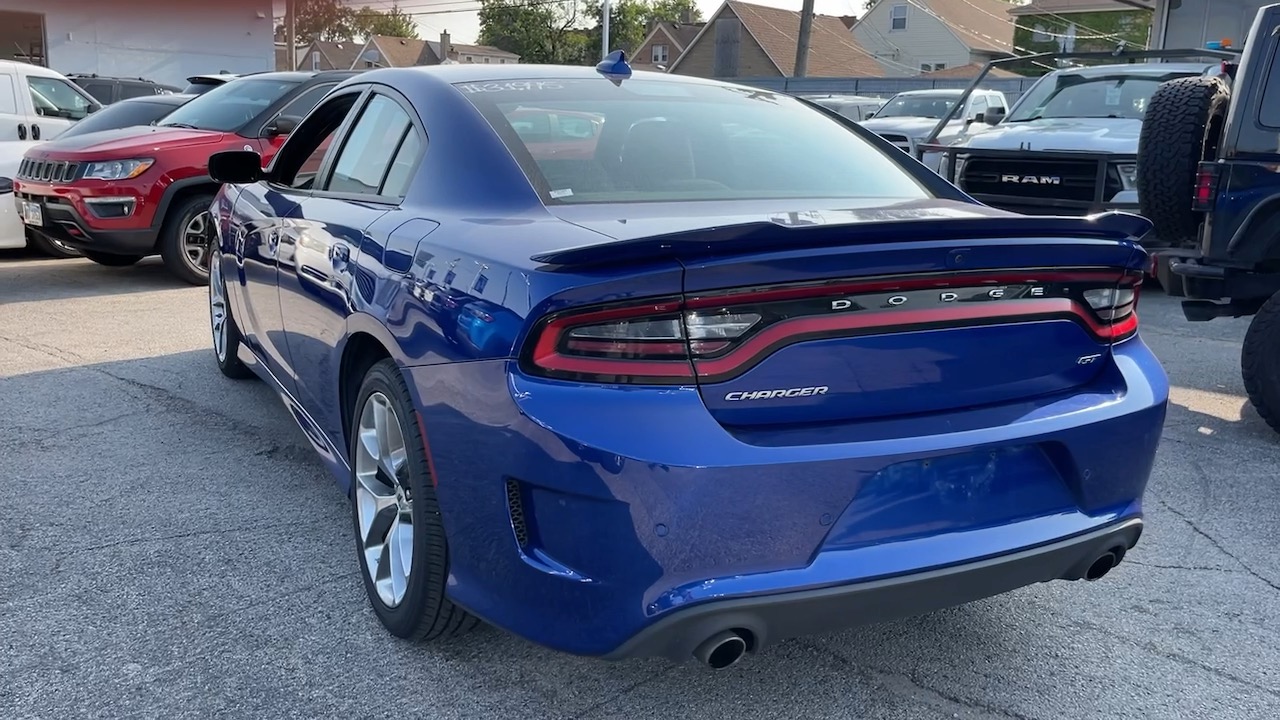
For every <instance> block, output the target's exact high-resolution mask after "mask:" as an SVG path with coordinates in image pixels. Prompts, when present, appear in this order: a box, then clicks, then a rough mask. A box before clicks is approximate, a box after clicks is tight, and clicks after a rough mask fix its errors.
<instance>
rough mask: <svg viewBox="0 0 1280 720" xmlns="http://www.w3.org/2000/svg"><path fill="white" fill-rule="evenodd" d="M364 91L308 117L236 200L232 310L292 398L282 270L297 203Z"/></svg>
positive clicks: (291, 258)
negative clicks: (264, 173) (236, 293)
mask: <svg viewBox="0 0 1280 720" xmlns="http://www.w3.org/2000/svg"><path fill="white" fill-rule="evenodd" d="M362 92H363V91H362V90H361V89H354V90H352V91H350V92H347V93H345V94H344V95H343V97H342V98H339V99H338V102H337V103H336V104H333V105H328V106H326V107H323V108H320V109H318V110H317V111H316V112H315V113H313V114H312V116H310V117H308V118H307V120H306V122H304V123H303V124H301V125H299V127H298V129H297V130H296V131H295V132H294V133H292V134H291V136H290V138H289V140H288V141H287V142H286V143H285V144H283V145H282V146H281V150H280V152H279V153H277V154H276V155H275V161H274V162H272V163H270V165H269V167H268V171H267V177H266V179H265V180H263V181H262V182H259V183H255V184H253V185H250V186H247V187H246V188H245V189H244V190H243V192H242V193H241V195H240V198H239V199H238V200H237V202H236V214H237V216H238V218H240V225H239V230H238V232H237V236H236V238H235V242H234V247H235V258H236V265H237V270H238V271H237V272H236V273H235V276H236V277H235V280H236V282H237V283H238V284H239V288H238V289H239V295H240V298H241V300H240V303H239V307H234V310H235V311H236V312H237V321H238V322H239V323H240V325H241V328H240V329H241V332H242V333H243V334H244V337H245V342H246V344H248V345H249V347H250V348H251V349H252V350H253V351H254V352H255V353H256V354H257V355H258V357H259V358H261V359H262V360H263V362H264V363H265V364H266V365H267V368H268V369H269V370H270V371H271V373H272V374H273V375H275V376H276V378H277V379H278V380H279V381H280V382H281V384H282V385H283V386H284V387H285V389H286V390H287V391H289V393H290V394H296V392H297V374H296V372H295V370H294V368H295V364H294V362H293V360H292V357H291V356H290V354H289V347H288V343H287V342H286V340H285V327H284V319H283V316H282V310H281V308H282V304H281V298H280V292H279V273H280V268H281V267H285V268H287V270H286V273H291V272H292V267H293V264H294V262H295V255H296V251H297V234H296V217H297V215H298V212H297V211H298V206H299V203H301V202H302V201H303V200H304V199H305V198H307V197H309V196H310V194H311V192H312V190H313V189H314V183H315V179H316V176H317V173H318V171H319V170H320V168H321V167H323V165H324V162H325V159H326V157H327V156H328V155H329V154H331V148H332V146H333V142H332V141H333V138H334V137H335V136H336V135H337V133H338V131H339V129H340V128H341V127H342V124H343V122H344V121H345V120H346V118H347V114H348V113H349V111H350V110H351V108H352V107H353V106H354V105H355V102H356V99H357V98H358V97H359V96H360V94H361V93H362Z"/></svg>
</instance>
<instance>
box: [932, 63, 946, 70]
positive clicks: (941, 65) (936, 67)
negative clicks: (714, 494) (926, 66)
mask: <svg viewBox="0 0 1280 720" xmlns="http://www.w3.org/2000/svg"><path fill="white" fill-rule="evenodd" d="M933 69H934V70H946V69H947V64H946V63H934V64H933Z"/></svg>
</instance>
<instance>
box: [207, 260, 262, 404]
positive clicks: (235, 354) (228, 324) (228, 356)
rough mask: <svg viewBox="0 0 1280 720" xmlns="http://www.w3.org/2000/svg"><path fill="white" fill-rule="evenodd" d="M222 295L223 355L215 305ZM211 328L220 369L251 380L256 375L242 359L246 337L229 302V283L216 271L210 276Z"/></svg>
mask: <svg viewBox="0 0 1280 720" xmlns="http://www.w3.org/2000/svg"><path fill="white" fill-rule="evenodd" d="M219 295H220V296H221V298H222V305H223V312H224V313H225V315H224V320H223V329H224V331H225V335H226V337H225V344H224V350H223V353H222V354H221V356H220V355H219V354H218V328H217V325H216V323H215V322H214V306H215V303H216V302H217V301H216V299H215V298H216V297H218V296H219ZM209 326H210V327H209V330H210V333H211V334H212V335H213V360H214V362H216V363H218V370H220V371H222V374H223V375H226V376H227V377H229V378H231V379H232V380H249V379H252V378H253V377H255V376H254V374H253V371H252V370H250V369H249V366H248V365H245V364H244V362H243V361H242V360H240V344H241V341H242V340H243V339H244V338H243V336H241V335H240V326H239V325H236V319H235V317H234V316H233V315H232V314H231V304H230V303H229V302H227V284H226V280H225V279H224V278H223V277H222V273H220V272H215V273H213V274H212V276H211V277H210V278H209Z"/></svg>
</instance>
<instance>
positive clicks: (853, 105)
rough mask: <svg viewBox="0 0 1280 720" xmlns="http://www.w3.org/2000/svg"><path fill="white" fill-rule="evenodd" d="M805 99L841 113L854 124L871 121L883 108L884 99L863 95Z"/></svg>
mask: <svg viewBox="0 0 1280 720" xmlns="http://www.w3.org/2000/svg"><path fill="white" fill-rule="evenodd" d="M803 99H805V100H808V101H810V102H812V103H815V104H817V105H821V106H822V107H824V108H827V109H828V110H831V111H833V112H836V113H839V114H840V115H841V116H842V117H846V118H848V119H850V120H852V121H854V122H861V121H863V120H867V119H870V118H871V116H872V115H874V114H875V113H876V112H877V111H878V110H879V109H880V108H881V107H883V106H884V102H885V101H884V98H874V97H864V96H862V95H806V96H803Z"/></svg>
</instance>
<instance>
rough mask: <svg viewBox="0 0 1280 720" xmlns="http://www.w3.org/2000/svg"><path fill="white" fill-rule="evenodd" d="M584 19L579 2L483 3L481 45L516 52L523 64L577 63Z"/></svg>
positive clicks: (513, 0) (526, 0) (519, 0)
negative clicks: (581, 26)
mask: <svg viewBox="0 0 1280 720" xmlns="http://www.w3.org/2000/svg"><path fill="white" fill-rule="evenodd" d="M581 19H582V18H581V14H580V12H579V7H578V2H577V0H565V2H561V3H547V2H546V0H480V37H479V39H478V42H479V43H480V44H481V45H492V46H493V47H496V48H501V49H502V50H506V51H507V52H512V53H515V54H517V55H519V56H520V59H521V61H522V62H529V63H557V64H578V63H581V62H582V61H583V57H582V53H583V46H584V43H583V40H582V37H581V32H580V30H579V29H578V28H577V26H578V24H579V22H580V21H581Z"/></svg>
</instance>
